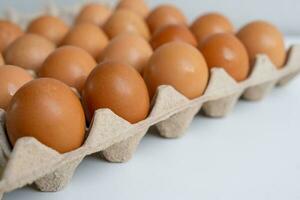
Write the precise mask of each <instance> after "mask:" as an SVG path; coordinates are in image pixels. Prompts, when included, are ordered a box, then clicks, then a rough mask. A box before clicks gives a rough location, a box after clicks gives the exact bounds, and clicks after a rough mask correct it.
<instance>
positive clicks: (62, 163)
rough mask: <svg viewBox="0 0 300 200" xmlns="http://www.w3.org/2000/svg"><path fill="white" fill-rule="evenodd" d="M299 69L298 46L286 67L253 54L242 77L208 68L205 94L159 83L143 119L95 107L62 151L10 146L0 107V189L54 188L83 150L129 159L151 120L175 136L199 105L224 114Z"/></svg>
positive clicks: (24, 141)
mask: <svg viewBox="0 0 300 200" xmlns="http://www.w3.org/2000/svg"><path fill="white" fill-rule="evenodd" d="M299 72H300V46H294V47H292V48H291V50H290V53H289V58H288V62H287V64H286V66H285V67H283V68H282V69H279V70H278V69H276V67H275V66H274V65H273V64H272V63H271V61H270V60H269V59H268V57H267V56H264V55H259V56H257V60H256V63H255V65H254V67H253V70H252V73H251V75H250V76H249V78H248V79H247V80H245V81H243V82H239V83H237V82H236V81H235V80H233V79H232V78H231V77H230V76H229V75H228V74H227V73H226V72H225V71H224V70H223V69H221V68H214V69H212V70H211V77H210V81H209V84H208V87H207V89H206V92H205V94H204V95H203V96H201V97H199V98H196V99H193V100H189V99H187V98H186V97H185V96H183V95H182V94H180V93H179V92H177V91H176V90H175V89H174V88H173V87H171V86H161V87H159V89H158V92H157V94H156V96H155V98H154V100H153V102H152V109H151V112H150V114H149V116H148V117H147V119H145V120H143V121H141V122H139V123H136V124H130V123H129V122H127V121H126V120H124V119H122V118H120V117H119V116H117V115H116V114H114V113H113V112H112V111H111V110H109V109H99V110H97V111H96V113H95V115H94V118H93V122H92V124H91V127H90V129H89V131H88V132H89V134H88V137H87V139H86V141H85V142H84V144H83V145H82V147H80V148H78V149H76V150H74V151H72V152H69V153H65V154H59V153H58V152H56V151H55V150H53V149H51V148H49V147H47V146H45V145H43V144H41V143H40V142H39V141H37V140H36V139H34V138H32V137H25V138H21V139H19V140H18V141H17V143H16V144H15V146H14V148H13V149H12V150H11V147H10V144H9V142H8V139H7V137H6V133H5V125H4V124H5V112H4V111H3V110H0V124H1V126H0V149H1V151H0V164H1V165H2V166H3V172H2V179H1V180H0V194H4V193H6V192H10V191H13V190H15V189H17V188H20V187H23V186H25V185H27V184H31V183H35V185H36V186H37V188H38V189H39V190H41V191H48V192H49V191H52V192H54V191H59V190H61V189H62V188H64V187H65V186H66V185H67V184H68V182H69V181H70V180H71V178H72V176H73V174H74V171H75V170H76V168H77V166H78V165H79V164H80V162H81V161H82V160H83V158H84V157H85V156H87V155H90V154H93V153H97V152H98V153H101V155H102V156H103V157H104V158H106V159H107V160H108V161H111V162H125V161H128V160H129V159H130V158H131V157H132V155H133V153H134V152H135V150H136V148H137V146H138V145H139V143H140V141H141V139H142V138H143V136H144V135H145V134H146V132H147V130H148V129H149V127H150V126H152V125H155V126H156V127H157V129H158V131H159V133H160V135H161V136H163V137H166V138H177V137H180V136H182V135H183V134H184V133H185V131H186V129H187V128H188V127H189V125H190V123H191V122H192V120H193V118H194V116H195V115H196V114H197V113H198V112H199V110H200V109H201V108H202V110H203V113H205V115H207V116H210V117H223V116H225V115H227V114H228V113H230V111H231V110H232V109H233V107H234V105H235V104H236V102H237V101H238V99H239V98H240V97H241V96H242V97H243V98H244V99H246V100H250V101H256V100H260V99H262V98H263V97H264V96H265V95H267V94H268V93H269V92H270V91H271V90H272V88H273V87H274V86H275V85H284V84H286V83H287V82H289V81H290V80H291V79H292V78H294V77H295V76H296V75H297V74H298V73H299Z"/></svg>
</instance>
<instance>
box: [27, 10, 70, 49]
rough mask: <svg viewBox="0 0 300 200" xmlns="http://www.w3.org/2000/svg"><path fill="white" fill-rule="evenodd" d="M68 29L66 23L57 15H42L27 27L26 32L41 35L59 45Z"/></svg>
mask: <svg viewBox="0 0 300 200" xmlns="http://www.w3.org/2000/svg"><path fill="white" fill-rule="evenodd" d="M68 30H69V27H68V25H67V24H66V23H65V22H64V21H63V20H61V19H60V18H58V17H54V16H49V15H44V16H40V17H38V18H36V19H34V20H33V21H31V22H30V24H29V25H28V27H27V32H28V33H35V34H38V35H41V36H43V37H45V38H47V39H48V40H50V41H52V42H53V43H55V44H56V45H59V44H60V43H61V41H62V39H63V38H64V37H65V35H66V34H67V32H68Z"/></svg>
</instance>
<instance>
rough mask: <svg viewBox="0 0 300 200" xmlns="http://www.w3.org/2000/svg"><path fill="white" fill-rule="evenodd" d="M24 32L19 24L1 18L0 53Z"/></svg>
mask: <svg viewBox="0 0 300 200" xmlns="http://www.w3.org/2000/svg"><path fill="white" fill-rule="evenodd" d="M22 34H23V31H22V30H21V28H20V27H19V26H18V25H16V24H14V23H12V22H9V21H5V20H0V53H1V52H3V51H4V50H5V49H6V48H7V47H8V46H9V45H10V44H11V43H12V42H13V41H15V39H17V38H18V37H20V36H21V35H22Z"/></svg>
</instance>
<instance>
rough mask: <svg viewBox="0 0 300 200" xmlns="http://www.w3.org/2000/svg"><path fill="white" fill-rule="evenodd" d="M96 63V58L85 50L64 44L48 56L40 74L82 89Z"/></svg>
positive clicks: (79, 89)
mask: <svg viewBox="0 0 300 200" xmlns="http://www.w3.org/2000/svg"><path fill="white" fill-rule="evenodd" d="M96 65H97V63H96V61H95V59H94V58H93V57H92V56H91V55H90V54H89V53H88V52H86V51H85V50H83V49H81V48H79V47H74V46H64V47H60V48H58V49H56V50H55V51H54V52H53V53H52V54H50V55H49V56H48V58H47V59H46V60H45V62H44V64H43V65H42V67H41V69H40V71H39V76H40V77H50V78H55V79H57V80H60V81H62V82H64V83H65V84H67V85H69V86H70V87H74V88H76V89H77V90H78V91H81V89H82V87H83V85H84V83H85V80H86V78H87V77H88V75H89V74H90V72H91V71H92V70H93V69H94V67H95V66H96Z"/></svg>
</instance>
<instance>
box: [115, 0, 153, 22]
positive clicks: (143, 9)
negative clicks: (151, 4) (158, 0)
mask: <svg viewBox="0 0 300 200" xmlns="http://www.w3.org/2000/svg"><path fill="white" fill-rule="evenodd" d="M120 8H125V9H129V10H131V11H133V12H135V13H137V14H138V15H140V16H141V17H143V18H145V17H147V15H148V14H149V8H148V6H147V4H146V3H145V1H144V0H120V1H119V3H118V5H117V9H120Z"/></svg>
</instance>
